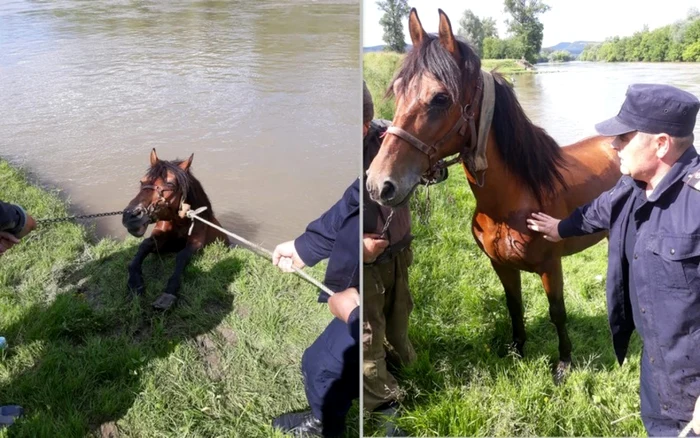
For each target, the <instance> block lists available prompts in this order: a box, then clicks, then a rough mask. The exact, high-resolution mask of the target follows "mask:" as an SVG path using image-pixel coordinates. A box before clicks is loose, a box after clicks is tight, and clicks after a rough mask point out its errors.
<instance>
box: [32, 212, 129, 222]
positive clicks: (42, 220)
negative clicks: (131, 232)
mask: <svg viewBox="0 0 700 438" xmlns="http://www.w3.org/2000/svg"><path fill="white" fill-rule="evenodd" d="M125 211H126V210H122V211H111V212H109V213H96V214H80V215H76V216H66V217H59V218H46V219H39V220H37V221H36V223H37V224H55V223H57V222H66V221H70V220H73V219H92V218H96V217H104V216H116V215H118V214H123V213H124V212H125Z"/></svg>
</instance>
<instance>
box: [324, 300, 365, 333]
mask: <svg viewBox="0 0 700 438" xmlns="http://www.w3.org/2000/svg"><path fill="white" fill-rule="evenodd" d="M328 308H329V309H330V311H331V313H332V314H333V315H334V316H335V317H336V318H338V319H340V320H341V321H343V322H345V323H347V324H348V330H349V331H350V336H352V338H353V339H354V340H355V342H357V343H359V342H360V294H359V293H358V292H357V289H356V288H354V287H351V288H348V289H346V290H344V291H342V292H338V293H336V294H335V295H333V296H332V297H330V298H329V299H328Z"/></svg>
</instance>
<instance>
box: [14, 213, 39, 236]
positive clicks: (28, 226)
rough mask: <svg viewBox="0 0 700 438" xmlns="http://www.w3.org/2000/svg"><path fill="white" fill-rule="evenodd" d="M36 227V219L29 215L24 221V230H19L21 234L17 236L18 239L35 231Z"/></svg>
mask: <svg viewBox="0 0 700 438" xmlns="http://www.w3.org/2000/svg"><path fill="white" fill-rule="evenodd" d="M35 228H36V221H35V220H34V218H33V217H31V216H30V215H27V221H26V222H25V223H24V228H22V231H20V232H19V236H17V238H18V239H21V238H23V237H24V236H26V235H27V234H29V233H31V232H32V231H34V229H35Z"/></svg>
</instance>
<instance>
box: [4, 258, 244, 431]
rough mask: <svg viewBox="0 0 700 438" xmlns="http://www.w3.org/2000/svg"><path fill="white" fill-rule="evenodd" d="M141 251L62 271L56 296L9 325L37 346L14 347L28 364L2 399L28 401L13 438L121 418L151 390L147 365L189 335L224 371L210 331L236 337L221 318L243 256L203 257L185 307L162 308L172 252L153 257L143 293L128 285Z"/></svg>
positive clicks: (15, 357)
mask: <svg viewBox="0 0 700 438" xmlns="http://www.w3.org/2000/svg"><path fill="white" fill-rule="evenodd" d="M135 252H136V248H135V247H134V246H132V247H129V248H126V249H122V250H119V251H117V252H114V253H112V254H110V255H108V256H106V257H101V258H99V259H98V260H94V261H89V262H87V263H84V264H83V265H82V266H81V267H80V268H79V269H78V270H77V271H74V272H72V273H71V274H69V275H67V276H65V277H64V278H63V279H62V281H61V288H62V291H61V293H59V294H58V295H57V297H56V299H55V300H53V301H52V302H51V303H50V304H48V305H35V306H33V307H31V308H29V309H28V310H26V311H25V312H24V314H23V316H22V317H21V318H20V319H19V320H17V321H16V322H14V323H13V324H11V325H10V326H9V327H6V329H5V336H6V337H7V339H8V341H9V343H10V345H24V346H28V348H29V349H31V350H32V353H31V356H32V357H33V358H34V359H32V357H25V356H26V354H24V353H22V352H20V353H16V354H13V351H12V350H10V351H9V352H6V353H5V356H6V357H5V362H6V364H7V365H8V366H9V368H10V369H13V368H14V369H22V371H20V372H19V373H18V374H16V375H13V376H11V378H10V379H8V380H7V383H6V384H4V385H2V386H0V401H2V403H12V404H20V405H22V406H23V407H24V408H25V416H24V417H23V419H22V420H21V421H19V422H17V423H16V424H15V425H13V426H12V427H10V428H9V429H8V432H9V434H10V435H11V436H32V437H36V436H82V435H85V434H87V433H88V432H89V431H90V430H95V429H97V428H99V426H100V425H101V424H103V423H107V422H113V421H116V420H118V419H120V418H121V417H123V416H124V415H125V413H126V412H127V411H128V410H129V409H130V408H131V406H132V404H133V403H134V400H135V398H136V397H137V395H138V394H139V392H141V389H142V382H141V375H142V371H143V370H144V369H146V368H147V367H149V364H151V362H152V361H154V360H155V359H158V358H163V357H166V356H168V355H169V354H170V353H172V352H173V351H174V350H175V349H176V348H177V346H178V345H179V344H181V343H183V342H185V341H187V340H189V339H197V349H198V351H199V352H200V356H201V358H202V361H203V362H204V366H205V368H206V371H207V375H209V377H210V378H212V379H214V380H215V379H216V378H217V376H220V374H219V370H217V365H218V364H217V358H216V355H215V352H214V350H213V349H212V348H211V346H212V345H213V344H212V340H211V336H213V335H212V334H210V333H209V332H211V331H212V330H213V329H215V328H217V327H218V330H217V333H218V335H217V336H221V337H222V338H223V340H224V341H228V340H231V339H235V334H232V333H231V330H230V329H226V328H225V327H223V326H221V327H219V326H220V323H221V322H222V320H223V319H224V317H225V316H226V315H227V314H228V313H230V312H231V310H232V308H233V299H234V297H233V294H231V293H230V292H229V291H228V285H229V284H230V283H231V281H232V280H233V278H234V277H235V276H236V275H237V274H238V273H239V272H240V270H241V267H242V266H241V264H242V263H241V262H240V260H238V259H236V258H233V257H228V258H224V259H222V260H220V261H218V262H217V263H216V264H214V265H213V266H212V267H211V268H210V269H202V268H200V267H197V265H198V264H197V263H196V260H197V257H195V259H193V263H191V264H190V265H189V266H188V268H187V269H186V271H185V274H184V277H183V285H182V288H181V291H180V292H181V299H180V301H179V303H178V305H177V306H176V307H175V308H174V309H173V310H171V311H170V312H169V313H166V314H162V313H157V312H155V311H153V310H152V308H151V306H150V303H151V302H152V301H153V299H154V298H155V297H156V296H158V295H159V294H160V292H162V289H163V288H164V286H165V282H166V281H167V278H168V276H169V275H170V273H171V272H172V268H173V260H172V257H168V256H164V257H162V258H159V257H158V256H155V257H154V256H151V257H149V259H147V260H146V262H145V263H144V269H143V271H144V278H145V281H146V284H147V290H146V293H145V294H144V296H143V297H134V296H132V295H131V294H130V293H129V292H127V287H126V279H127V269H126V266H127V263H128V262H129V260H130V259H131V258H132V257H133V255H134V254H135ZM227 330H228V331H227ZM23 363H35V365H34V366H33V367H29V368H25V367H23V366H22V364H23Z"/></svg>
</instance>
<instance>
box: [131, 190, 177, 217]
mask: <svg viewBox="0 0 700 438" xmlns="http://www.w3.org/2000/svg"><path fill="white" fill-rule="evenodd" d="M144 190H155V191H156V192H157V193H158V199H157V200H156V201H155V202H151V203H150V204H149V205H148V207H146V214H147V215H148V216H149V217H150V218H151V219H152V220H156V219H157V218H156V217H155V213H156V211H157V210H158V209H159V208H160V207H161V206H162V205H163V204H166V203H167V201H168V200H167V199H166V198H165V195H164V194H163V193H164V192H174V191H176V190H175V189H171V188H168V187H161V186H156V185H153V184H144V185H142V186H141V191H144ZM184 203H185V196H184V194H183V196H182V199H180V208H182V204H184Z"/></svg>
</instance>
